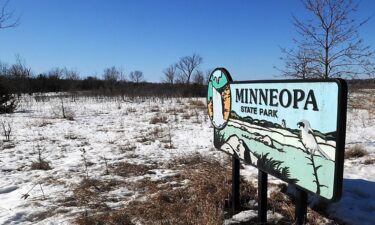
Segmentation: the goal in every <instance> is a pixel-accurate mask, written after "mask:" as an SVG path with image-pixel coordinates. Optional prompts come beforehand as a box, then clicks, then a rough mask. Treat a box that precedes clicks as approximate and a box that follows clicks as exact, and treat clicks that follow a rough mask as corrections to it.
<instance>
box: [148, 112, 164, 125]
mask: <svg viewBox="0 0 375 225" xmlns="http://www.w3.org/2000/svg"><path fill="white" fill-rule="evenodd" d="M167 122H168V118H167V116H166V115H159V114H158V115H156V116H154V117H152V118H151V120H150V124H157V123H167Z"/></svg>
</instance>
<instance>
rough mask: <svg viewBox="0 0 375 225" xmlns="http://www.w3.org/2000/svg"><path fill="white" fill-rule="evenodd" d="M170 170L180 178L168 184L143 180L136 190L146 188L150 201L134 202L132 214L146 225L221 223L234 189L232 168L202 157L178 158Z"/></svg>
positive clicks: (129, 210) (198, 155) (130, 211)
mask: <svg viewBox="0 0 375 225" xmlns="http://www.w3.org/2000/svg"><path fill="white" fill-rule="evenodd" d="M168 167H169V168H174V169H178V171H180V175H179V176H175V177H173V178H170V179H171V180H169V182H167V183H164V185H162V184H160V182H154V181H150V180H146V181H142V182H141V183H140V184H139V185H137V186H136V188H137V190H140V189H141V188H143V189H141V190H143V191H145V192H146V193H148V196H149V198H148V199H147V202H146V203H145V202H142V201H137V202H134V203H133V204H132V207H131V209H128V213H129V214H132V215H133V216H134V217H135V218H136V219H137V220H138V221H140V222H141V223H143V224H184V225H185V224H186V225H189V224H215V225H216V224H221V223H222V222H223V220H224V205H225V199H228V197H229V195H230V190H231V186H230V183H231V181H230V178H231V176H230V168H229V167H227V166H225V165H223V164H222V163H220V162H218V161H215V160H213V159H212V158H208V157H204V156H202V155H200V154H196V155H193V156H191V157H188V158H176V159H174V160H173V161H172V162H171V163H169V164H168ZM218 171H220V173H218ZM183 180H189V182H188V183H187V184H183V182H182V181H183ZM171 181H175V182H174V183H170V182H171ZM176 182H177V183H178V184H179V185H176ZM181 182H182V183H181Z"/></svg>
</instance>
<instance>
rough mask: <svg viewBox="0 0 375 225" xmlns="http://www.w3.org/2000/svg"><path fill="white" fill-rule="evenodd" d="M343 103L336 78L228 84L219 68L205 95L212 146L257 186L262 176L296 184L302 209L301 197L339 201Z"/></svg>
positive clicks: (343, 89) (343, 87)
mask: <svg viewBox="0 0 375 225" xmlns="http://www.w3.org/2000/svg"><path fill="white" fill-rule="evenodd" d="M346 101H347V86H346V83H345V81H344V80H341V79H329V80H268V81H258V80H257V81H236V82H233V81H232V78H231V76H230V74H229V72H228V71H227V70H226V69H224V68H218V69H215V70H214V71H213V72H212V74H211V76H210V78H209V83H208V94H207V105H208V115H209V117H210V119H211V121H212V124H213V126H214V145H215V147H216V148H218V149H220V150H222V151H224V152H226V153H229V154H231V155H232V156H233V158H234V160H236V159H239V160H242V161H243V162H244V163H247V164H251V165H253V166H255V167H257V168H258V169H259V172H260V174H259V182H260V183H259V185H260V186H264V185H265V186H266V183H267V174H271V175H273V176H275V177H277V178H279V179H281V180H283V181H286V182H288V183H291V184H295V185H296V187H297V189H298V190H299V191H300V192H301V194H302V200H301V201H302V203H301V204H304V205H305V203H304V202H305V201H306V200H305V199H306V192H309V193H312V194H315V195H318V196H320V197H321V198H323V199H325V200H327V201H335V200H338V199H339V198H340V197H341V192H342V179H343V161H344V148H345V125H346ZM233 166H234V167H236V168H237V167H238V168H239V166H238V165H235V163H233ZM233 169H234V170H235V168H233ZM236 170H237V169H236ZM238 170H239V169H238ZM238 173H239V172H238ZM234 178H235V177H234ZM236 179H237V178H236ZM234 183H236V181H235V180H234ZM235 185H236V186H238V184H235ZM236 188H237V187H234V189H236ZM262 189H263V192H264V190H266V189H264V187H262ZM260 191H262V190H260ZM234 195H237V194H236V193H234ZM263 196H264V193H263ZM233 201H234V202H236V200H233ZM302 213H305V212H304V211H302ZM297 216H298V215H297Z"/></svg>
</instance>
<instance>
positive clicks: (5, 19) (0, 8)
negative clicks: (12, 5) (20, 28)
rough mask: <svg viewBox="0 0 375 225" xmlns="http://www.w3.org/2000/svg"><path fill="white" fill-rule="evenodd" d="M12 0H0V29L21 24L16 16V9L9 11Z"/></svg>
mask: <svg viewBox="0 0 375 225" xmlns="http://www.w3.org/2000/svg"><path fill="white" fill-rule="evenodd" d="M9 2H10V0H5V1H2V0H0V29H5V28H10V27H16V26H17V25H18V24H19V21H20V20H19V18H14V10H11V11H8V9H7V8H8V5H9Z"/></svg>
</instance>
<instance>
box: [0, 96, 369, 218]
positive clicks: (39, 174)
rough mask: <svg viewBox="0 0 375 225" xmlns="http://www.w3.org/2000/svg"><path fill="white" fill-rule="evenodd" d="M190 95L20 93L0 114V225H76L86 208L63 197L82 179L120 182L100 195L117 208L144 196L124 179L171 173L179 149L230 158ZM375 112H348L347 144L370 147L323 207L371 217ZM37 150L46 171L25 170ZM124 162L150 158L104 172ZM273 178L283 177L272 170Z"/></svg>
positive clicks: (249, 172) (249, 175) (251, 171)
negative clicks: (125, 171)
mask: <svg viewBox="0 0 375 225" xmlns="http://www.w3.org/2000/svg"><path fill="white" fill-rule="evenodd" d="M366 96H371V95H369V94H366ZM193 100H194V101H192V100H191V99H177V98H176V99H157V98H149V99H125V101H124V100H122V99H120V98H105V97H101V98H93V97H90V98H87V97H79V98H73V97H71V96H67V97H64V98H59V97H56V96H53V95H50V97H48V98H45V97H40V96H39V97H35V96H23V98H22V102H21V104H20V107H19V108H18V110H17V112H16V113H14V114H11V115H0V123H4V124H5V125H6V129H8V126H7V125H8V123H9V125H10V127H11V136H10V141H6V138H5V137H4V136H3V130H2V127H0V140H1V141H0V225H5V224H7V225H8V224H39V225H41V224H48V225H55V224H56V225H57V224H73V222H72V220H73V218H75V216H76V215H77V213H79V212H83V211H84V210H85V209H84V207H83V206H80V205H74V204H67V203H66V201H67V199H69V197H70V196H72V195H73V192H74V188H73V187H75V186H77V185H78V184H79V182H81V181H82V179H84V178H85V177H86V178H87V177H89V178H90V179H98V180H102V181H117V182H125V183H124V185H119V186H116V187H117V188H116V189H115V190H111V191H109V192H106V193H105V196H104V197H105V199H116V201H109V202H108V205H109V206H110V207H111V208H113V209H116V208H121V207H124V206H126V205H127V204H129V203H130V202H131V201H133V200H134V199H139V198H142V197H144V196H142V193H141V192H137V191H136V190H133V189H130V188H129V187H127V186H126V184H127V183H131V182H132V181H135V180H140V179H144V178H145V177H148V178H149V179H151V180H158V179H163V178H165V177H168V176H173V175H174V174H175V171H173V170H169V169H164V168H160V167H158V165H160V164H163V163H167V162H168V161H170V160H171V159H173V158H174V157H176V156H189V155H190V154H193V153H195V152H200V153H202V154H206V155H212V156H215V157H218V158H224V157H227V156H226V154H224V153H222V152H219V151H216V150H214V149H213V143H212V138H213V130H212V126H211V124H210V121H209V119H208V117H207V116H206V109H205V106H202V105H199V104H197V103H196V102H199V101H195V100H197V99H193ZM199 100H200V101H201V102H205V100H204V99H199ZM368 101H370V100H368ZM374 102H375V101H374ZM62 103H63V105H64V114H65V116H66V117H67V118H63V115H62V114H63V110H62ZM367 105H369V104H367ZM373 112H374V111H372V110H371V107H368V108H365V107H364V108H360V109H353V108H350V109H349V110H348V126H347V138H346V142H347V148H348V149H349V148H351V147H353V146H355V145H362V146H363V148H364V149H365V150H366V151H367V152H369V154H368V155H366V156H364V157H359V158H352V159H347V160H346V161H345V169H344V187H343V188H344V190H343V197H342V199H341V200H340V201H339V202H337V203H334V204H332V205H331V206H329V207H328V208H327V212H328V214H329V215H330V217H332V218H335V219H337V220H338V221H341V222H347V223H349V224H375V216H374V215H375V193H374V190H375V160H374V159H375V141H374V140H375V139H374V137H375V114H374V113H373ZM39 156H40V158H41V159H43V160H44V161H46V162H48V164H49V166H50V167H51V169H50V170H33V169H31V167H32V164H33V163H35V162H38V160H39ZM121 163H130V164H138V165H145V166H149V167H150V168H151V169H150V171H151V172H149V173H147V174H146V175H143V176H137V175H136V174H135V175H134V176H130V177H127V178H124V177H121V176H118V175H116V174H113V173H107V172H106V170H107V169H108V168H111V166H112V165H118V164H121ZM34 166H35V164H34ZM241 173H242V175H244V176H245V177H246V179H248V180H255V179H256V178H257V170H256V169H255V168H252V167H250V166H245V169H243V170H242V171H241ZM124 179H125V181H124ZM269 182H271V183H280V181H278V180H276V179H274V178H272V177H270V181H269ZM102 197H103V196H102ZM62 202H63V203H66V204H62ZM249 213H250V214H254V213H253V212H249ZM245 214H246V213H242V214H241V215H237V216H236V217H235V218H242V217H241V216H244V215H245ZM254 215H255V214H254ZM245 216H249V214H246V215H245Z"/></svg>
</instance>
